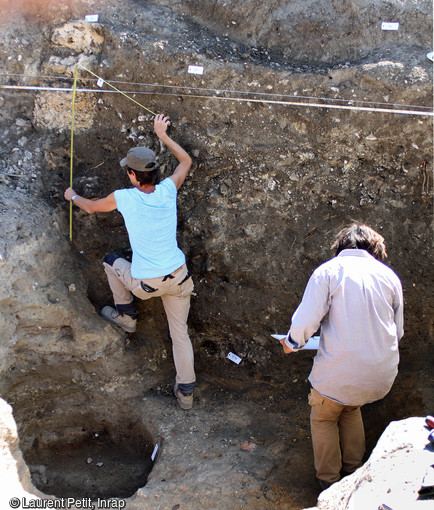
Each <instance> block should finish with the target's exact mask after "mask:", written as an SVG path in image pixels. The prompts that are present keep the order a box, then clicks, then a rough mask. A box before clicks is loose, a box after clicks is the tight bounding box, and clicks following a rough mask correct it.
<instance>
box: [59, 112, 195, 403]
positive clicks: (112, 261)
mask: <svg viewBox="0 0 434 510" xmlns="http://www.w3.org/2000/svg"><path fill="white" fill-rule="evenodd" d="M169 125H170V121H169V119H168V117H166V116H164V115H162V114H159V115H157V116H156V117H155V119H154V129H155V133H156V134H157V136H158V138H159V139H160V140H161V142H163V143H164V144H165V145H166V146H167V147H168V148H169V150H170V151H171V152H172V154H173V155H174V156H175V157H176V159H177V160H178V165H177V167H176V168H175V171H174V172H173V174H172V175H171V176H170V177H168V178H166V179H164V180H163V181H162V182H159V177H158V163H157V161H156V155H155V153H154V151H152V150H150V149H148V148H146V147H134V148H132V149H130V150H129V151H128V154H127V156H126V157H125V158H124V159H122V160H121V162H120V164H121V167H123V168H125V169H126V171H127V173H128V177H129V179H130V181H131V184H132V185H133V188H129V189H121V190H116V191H114V192H113V193H111V194H110V195H108V196H107V197H105V198H102V199H99V200H88V199H86V198H84V197H81V196H80V195H78V194H77V193H76V192H75V191H74V190H73V189H72V188H68V189H67V190H66V191H65V198H66V199H67V200H70V201H73V202H74V203H75V204H76V205H77V206H78V207H80V209H83V210H84V211H86V212H88V213H94V212H109V211H113V210H115V209H118V211H119V212H120V213H121V214H122V216H123V218H124V221H125V226H126V228H127V231H128V237H129V240H130V244H131V248H132V251H133V256H132V262H131V263H130V262H128V261H127V260H125V259H123V258H121V257H119V256H118V255H116V254H113V253H111V254H109V255H106V257H105V258H104V269H105V271H106V274H107V278H108V282H109V285H110V288H111V290H112V292H113V300H114V303H115V308H113V307H111V306H105V307H104V308H103V309H102V310H101V315H102V316H103V317H104V319H106V320H107V321H109V322H111V323H112V324H115V325H116V326H119V327H120V328H122V329H123V330H124V331H127V332H128V333H134V331H136V323H137V309H136V306H135V304H134V298H133V295H134V296H136V297H138V298H140V299H149V298H151V297H157V296H159V297H161V300H162V302H163V306H164V310H165V312H166V316H167V320H168V323H169V332H170V337H171V339H172V346H173V358H174V361H175V368H176V383H175V388H174V393H175V396H176V397H177V399H178V403H179V405H180V406H181V408H182V409H191V408H192V407H193V390H194V385H195V380H196V377H195V373H194V359H193V347H192V345H191V341H190V337H189V336H188V328H187V318H188V313H189V310H190V296H191V293H192V291H193V281H192V278H191V276H190V273H189V272H188V270H187V266H186V263H185V255H184V253H183V252H182V251H181V250H180V249H179V247H178V243H177V240H176V227H177V207H176V198H177V191H178V189H179V188H180V186H181V185H182V183H183V182H184V180H185V178H186V176H187V174H188V171H189V170H190V167H191V163H192V161H191V158H190V156H189V155H188V154H187V152H186V151H185V150H184V149H183V148H182V147H181V146H180V145H178V144H177V143H176V142H175V141H174V140H172V139H171V138H170V137H169V135H168V134H167V128H168V126H169Z"/></svg>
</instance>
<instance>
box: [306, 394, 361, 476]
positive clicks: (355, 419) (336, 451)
mask: <svg viewBox="0 0 434 510" xmlns="http://www.w3.org/2000/svg"><path fill="white" fill-rule="evenodd" d="M309 404H310V406H311V414H310V428H311V435H312V445H313V454H314V461H315V470H316V476H317V478H319V479H320V480H324V481H326V482H331V483H333V482H337V481H338V480H339V479H340V472H341V470H344V471H346V472H347V473H352V472H353V471H355V470H356V469H357V468H359V467H360V466H361V465H362V458H363V454H364V452H365V431H364V428H363V421H362V413H361V411H360V406H344V405H342V404H339V402H335V401H334V400H330V399H329V398H326V397H323V396H322V395H321V394H320V393H318V392H317V391H316V390H315V389H313V388H312V389H311V392H310V394H309Z"/></svg>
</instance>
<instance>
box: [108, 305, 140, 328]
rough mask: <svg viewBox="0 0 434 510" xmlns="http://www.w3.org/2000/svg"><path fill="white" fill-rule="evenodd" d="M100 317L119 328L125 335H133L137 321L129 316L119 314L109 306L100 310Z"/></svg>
mask: <svg viewBox="0 0 434 510" xmlns="http://www.w3.org/2000/svg"><path fill="white" fill-rule="evenodd" d="M101 316H102V317H103V318H104V319H105V320H106V321H108V322H111V323H112V324H114V325H115V326H119V327H120V328H122V329H123V330H124V331H126V332H127V333H134V331H136V327H137V319H133V318H132V317H131V315H127V314H122V313H119V312H118V311H117V310H116V309H115V308H113V307H111V306H105V307H104V308H103V309H102V310H101Z"/></svg>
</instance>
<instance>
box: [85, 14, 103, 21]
mask: <svg viewBox="0 0 434 510" xmlns="http://www.w3.org/2000/svg"><path fill="white" fill-rule="evenodd" d="M98 17H99V14H88V15H87V16H85V17H84V21H88V22H89V23H96V22H97V21H98Z"/></svg>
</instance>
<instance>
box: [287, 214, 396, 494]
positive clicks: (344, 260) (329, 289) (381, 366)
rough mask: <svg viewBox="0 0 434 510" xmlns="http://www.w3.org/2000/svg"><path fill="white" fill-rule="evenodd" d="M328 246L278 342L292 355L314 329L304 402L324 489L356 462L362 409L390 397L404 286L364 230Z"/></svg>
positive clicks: (377, 240)
mask: <svg viewBox="0 0 434 510" xmlns="http://www.w3.org/2000/svg"><path fill="white" fill-rule="evenodd" d="M332 249H334V250H335V254H336V256H335V257H334V258H332V259H331V260H329V261H327V262H325V263H324V264H322V265H321V266H319V267H318V268H317V269H316V270H315V271H314V273H313V274H312V276H311V277H310V279H309V281H308V284H307V286H306V289H305V292H304V295H303V298H302V301H301V303H300V305H299V306H298V308H297V310H296V311H295V313H294V315H293V316H292V320H291V328H290V330H289V332H288V335H287V337H286V338H285V339H284V340H282V341H281V343H282V345H283V349H284V352H285V353H290V352H293V351H294V350H297V349H299V348H301V347H303V345H305V343H306V341H307V340H308V339H309V338H310V337H311V336H312V335H313V334H314V333H315V332H316V331H317V330H318V329H320V343H319V348H318V353H317V355H316V356H315V358H314V365H313V368H312V371H311V373H310V375H309V381H310V383H311V385H312V389H311V392H310V394H309V404H310V405H311V434H312V444H313V450H314V461H315V469H316V476H317V478H318V481H319V483H320V486H321V488H322V489H325V488H327V487H329V486H330V485H331V484H333V483H334V482H336V481H338V480H339V479H340V477H341V473H343V474H348V473H352V472H354V471H355V470H356V469H357V468H358V467H360V466H361V465H362V458H363V454H364V451H365V435H364V428H363V421H362V415H361V411H360V407H361V406H362V405H364V404H367V403H369V402H374V401H376V400H379V399H381V398H383V397H384V396H385V395H386V394H387V393H388V392H389V390H390V388H391V387H392V384H393V382H394V380H395V377H396V375H397V373H398V363H399V352H398V342H399V340H400V339H401V338H402V336H403V334H404V329H403V321H404V319H403V295H402V286H401V282H400V279H399V278H398V276H397V275H396V274H395V273H394V272H393V271H392V269H390V268H389V267H388V266H386V265H385V264H384V263H383V262H382V261H383V260H384V259H385V258H386V256H387V254H386V247H385V243H384V238H383V237H382V236H381V235H380V234H378V233H377V232H375V230H373V229H372V228H370V227H368V226H367V225H363V224H359V223H353V224H352V225H349V226H348V227H346V228H344V229H343V230H341V231H340V232H339V234H338V235H337V236H336V239H335V243H334V244H333V246H332Z"/></svg>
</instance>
